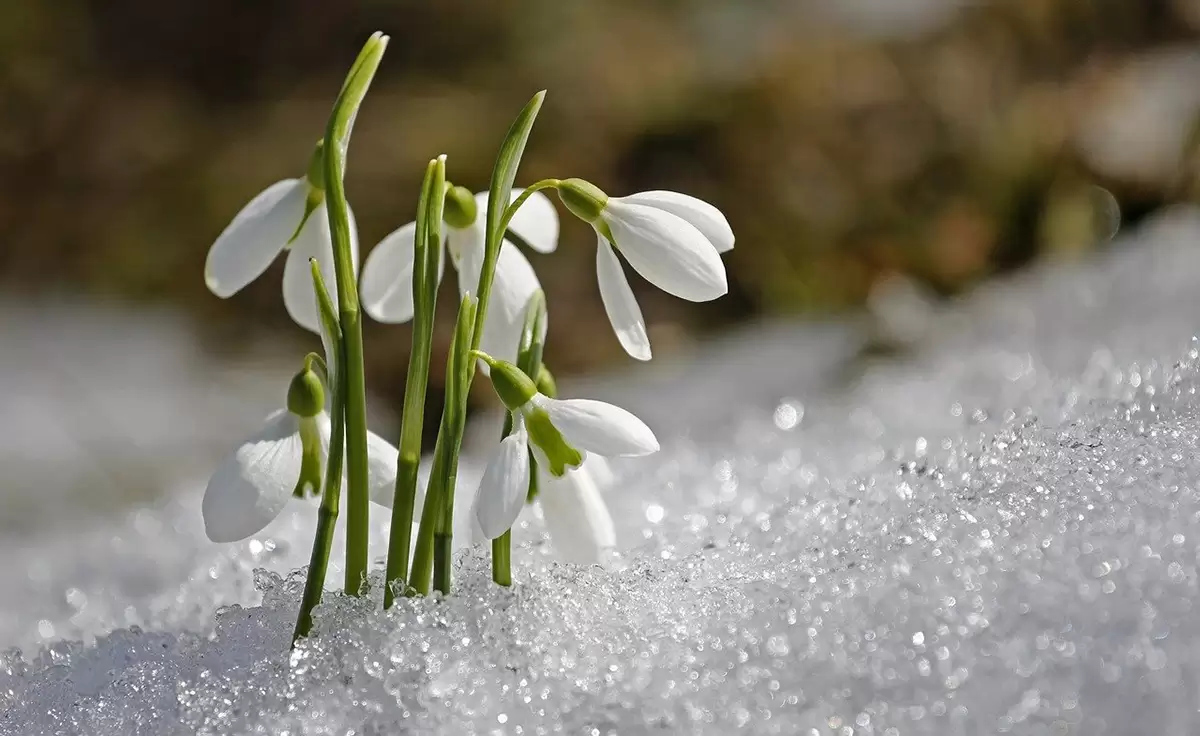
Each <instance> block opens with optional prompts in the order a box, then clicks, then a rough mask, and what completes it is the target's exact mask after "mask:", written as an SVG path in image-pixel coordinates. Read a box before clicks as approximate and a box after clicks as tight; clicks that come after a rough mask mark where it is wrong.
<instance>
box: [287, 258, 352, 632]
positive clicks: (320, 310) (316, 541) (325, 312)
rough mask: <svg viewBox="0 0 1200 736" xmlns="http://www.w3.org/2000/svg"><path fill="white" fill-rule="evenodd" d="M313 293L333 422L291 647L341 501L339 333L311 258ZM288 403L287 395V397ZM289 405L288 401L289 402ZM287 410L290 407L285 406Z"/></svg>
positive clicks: (304, 626) (303, 627)
mask: <svg viewBox="0 0 1200 736" xmlns="http://www.w3.org/2000/svg"><path fill="white" fill-rule="evenodd" d="M311 271H312V280H313V290H314V291H315V292H316V303H317V315H318V316H319V317H320V320H321V342H322V343H323V344H324V346H325V364H326V366H327V367H326V372H325V378H326V381H327V382H328V384H329V386H330V388H331V390H332V393H333V396H332V400H331V401H330V407H331V408H332V410H333V422H332V428H331V431H330V437H329V461H328V465H327V467H326V469H325V489H324V491H323V492H322V493H321V507H320V509H318V511H317V531H316V534H314V535H313V548H312V555H311V557H310V558H309V562H308V578H307V579H305V581H304V597H303V598H301V599H300V614H299V615H298V616H297V617H296V629H295V631H294V632H293V633H292V645H293V646H294V645H295V644H296V642H297V641H298V640H299V639H301V638H302V637H305V636H308V632H309V631H311V630H312V612H313V609H314V608H316V607H317V604H318V603H320V602H321V594H322V592H324V590H325V573H326V572H327V571H328V569H329V551H330V550H331V549H332V548H333V534H334V530H335V528H336V526H337V517H338V506H339V504H340V503H341V498H342V459H343V458H344V456H345V444H346V414H345V407H344V404H345V401H344V395H343V393H342V391H343V384H342V382H341V380H340V376H339V375H338V374H339V372H340V368H339V366H341V365H342V362H343V359H342V357H341V349H342V330H341V327H339V326H338V322H337V314H336V312H334V307H333V300H332V299H330V297H329V292H328V290H326V288H325V283H324V280H323V279H322V278H321V268H320V265H319V264H318V263H317V262H316V260H315V259H314V260H313V261H312V264H311ZM288 398H289V400H290V399H291V396H290V395H289V397H288ZM289 403H290V401H289ZM289 408H290V407H289Z"/></svg>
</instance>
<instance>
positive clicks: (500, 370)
mask: <svg viewBox="0 0 1200 736" xmlns="http://www.w3.org/2000/svg"><path fill="white" fill-rule="evenodd" d="M471 355H472V357H474V358H477V359H478V360H482V361H483V362H484V363H487V366H488V368H489V369H491V370H490V373H491V378H492V386H493V387H494V388H495V389H496V395H497V396H499V397H500V401H502V402H504V406H505V407H507V408H508V410H509V411H516V410H517V409H520V408H521V407H522V406H525V405H526V404H528V403H529V400H530V399H532V398H533V397H534V396H535V395H536V394H537V386H536V385H534V383H533V380H532V379H530V378H529V376H527V375H525V372H524V371H522V370H521V369H520V368H518V367H516V366H515V365H513V364H512V363H509V362H508V361H507V360H500V359H499V358H493V357H492V356H490V355H488V354H487V353H485V352H483V351H481V350H472V351H471Z"/></svg>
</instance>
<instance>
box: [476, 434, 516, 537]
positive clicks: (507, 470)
mask: <svg viewBox="0 0 1200 736" xmlns="http://www.w3.org/2000/svg"><path fill="white" fill-rule="evenodd" d="M528 494H529V444H528V436H527V434H526V431H525V423H524V422H523V421H522V420H520V419H519V418H518V420H517V423H516V427H514V429H513V432H512V434H510V435H509V436H507V437H505V438H504V439H503V440H501V442H500V447H499V449H498V450H497V451H496V455H495V456H494V457H493V458H492V461H491V462H490V463H488V466H487V470H485V471H484V472H483V479H482V480H480V481H479V492H478V494H477V495H476V496H475V518H476V519H478V521H479V527H480V529H482V530H483V534H484V536H485V537H487V538H488V539H495V538H497V537H499V536H500V535H502V534H504V532H506V531H508V530H509V529H511V528H512V525H513V524H514V523H516V521H517V517H518V516H520V515H521V509H522V508H524V506H525V499H526V497H527V496H528Z"/></svg>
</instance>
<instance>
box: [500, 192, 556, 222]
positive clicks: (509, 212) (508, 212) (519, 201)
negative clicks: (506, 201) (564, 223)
mask: <svg viewBox="0 0 1200 736" xmlns="http://www.w3.org/2000/svg"><path fill="white" fill-rule="evenodd" d="M559 184H562V180H561V179H542V180H541V181H537V182H534V183H533V184H531V185H529V186H527V187H525V191H523V192H521V193H520V194H519V195H517V198H516V199H514V200H513V201H512V204H510V205H508V207H507V208H505V210H504V216H503V217H502V218H501V220H500V231H501V232H503V231H505V230H507V229H508V223H510V222H512V218H513V216H514V215H516V214H517V210H519V209H521V205H523V204H525V200H527V199H529V198H530V197H532V196H533V193H534V192H540V191H542V190H543V189H556V188H557V187H558V185H559Z"/></svg>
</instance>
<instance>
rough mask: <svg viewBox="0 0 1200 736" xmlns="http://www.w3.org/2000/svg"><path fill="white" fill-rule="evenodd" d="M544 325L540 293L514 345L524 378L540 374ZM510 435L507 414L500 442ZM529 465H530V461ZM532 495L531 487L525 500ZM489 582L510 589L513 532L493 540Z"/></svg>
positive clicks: (510, 421) (543, 302) (532, 476)
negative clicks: (518, 339)
mask: <svg viewBox="0 0 1200 736" xmlns="http://www.w3.org/2000/svg"><path fill="white" fill-rule="evenodd" d="M545 322H546V299H545V296H543V295H542V293H541V292H540V291H539V292H537V293H536V294H535V295H534V298H532V299H530V301H529V306H528V307H527V308H526V310H525V325H524V328H523V329H522V330H521V339H520V342H519V344H518V345H517V367H518V368H520V369H521V371H522V372H523V373H525V374H526V375H534V376H536V375H538V374H539V373H541V372H542V348H543V345H544V337H545V334H546V331H545ZM512 431H513V418H512V415H511V414H509V415H507V416H505V417H504V432H503V433H502V435H501V441H503V438H504V437H507V436H508V435H509V434H510V433H511V432H512ZM530 462H532V461H530ZM536 479H537V475H536V474H535V473H530V475H529V480H530V483H531V484H532V483H536ZM532 495H534V490H533V486H532V485H531V486H530V487H529V488H528V489H527V491H526V496H527V497H529V496H532ZM492 580H494V581H495V582H496V584H498V585H503V586H506V587H507V586H511V585H512V530H511V529H509V530H508V531H506V532H504V533H503V534H501V535H500V536H499V537H496V538H495V539H493V540H492Z"/></svg>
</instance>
